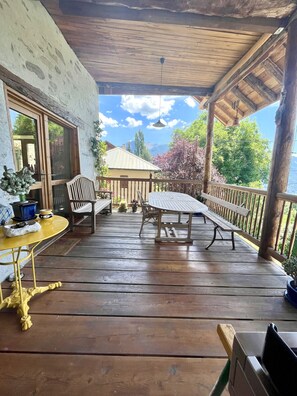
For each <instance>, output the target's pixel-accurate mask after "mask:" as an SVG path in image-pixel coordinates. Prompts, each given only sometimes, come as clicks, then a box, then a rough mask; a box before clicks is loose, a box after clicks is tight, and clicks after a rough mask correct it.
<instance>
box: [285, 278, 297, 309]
mask: <svg viewBox="0 0 297 396" xmlns="http://www.w3.org/2000/svg"><path fill="white" fill-rule="evenodd" d="M285 299H286V300H287V301H289V303H291V304H292V305H293V306H294V307H296V308H297V289H296V288H295V287H294V281H293V279H289V280H288V282H287V290H286V291H285Z"/></svg>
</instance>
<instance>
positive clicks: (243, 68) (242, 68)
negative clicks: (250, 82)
mask: <svg viewBox="0 0 297 396" xmlns="http://www.w3.org/2000/svg"><path fill="white" fill-rule="evenodd" d="M286 37H287V33H286V31H285V30H283V31H282V32H281V33H280V34H278V35H273V36H271V37H270V38H269V39H268V40H266V41H265V42H264V44H263V45H262V46H260V47H259V48H258V49H257V50H256V51H255V52H254V53H253V54H252V56H251V57H249V59H248V60H247V61H246V62H245V63H243V64H242V62H241V61H239V62H238V63H237V65H235V66H234V67H233V69H231V71H230V72H228V73H227V75H226V76H225V77H223V78H222V80H221V81H220V82H219V83H218V84H217V85H216V87H215V89H214V93H213V94H212V96H211V97H210V98H209V100H208V101H207V102H206V105H208V103H211V102H216V101H217V100H218V99H219V98H221V97H222V96H224V95H225V94H226V93H227V92H228V91H230V90H231V89H232V88H233V87H235V86H236V85H237V84H238V83H239V82H240V81H241V80H242V79H244V78H245V77H246V76H247V75H248V74H250V73H251V72H252V70H253V69H254V68H255V67H256V66H258V65H259V64H260V63H262V62H263V61H264V60H265V59H267V58H268V57H269V56H270V54H271V53H272V52H273V51H274V50H275V49H276V48H277V47H279V46H282V44H283V43H284V42H285V40H286Z"/></svg>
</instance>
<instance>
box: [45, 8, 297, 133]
mask: <svg viewBox="0 0 297 396" xmlns="http://www.w3.org/2000/svg"><path fill="white" fill-rule="evenodd" d="M41 2H42V3H43V4H44V6H45V7H46V8H47V10H48V12H49V13H50V14H51V16H52V17H53V19H54V20H55V22H56V23H57V25H58V27H59V28H60V29H61V31H62V33H63V34H64V36H65V38H66V40H67V41H68V43H69V45H70V46H71V47H72V49H73V50H74V52H75V53H76V54H77V56H78V58H79V59H80V61H81V62H82V64H83V65H84V66H85V67H86V69H87V70H88V71H89V72H90V74H91V75H92V76H93V77H94V79H95V80H96V81H97V84H98V86H99V92H100V94H114V95H122V94H135V95H154V94H155V95H160V94H162V95H191V96H194V97H195V98H196V99H197V101H199V102H200V104H201V106H205V104H206V105H207V104H208V103H209V102H214V101H215V102H216V107H215V115H216V117H217V118H218V119H219V120H220V121H221V122H222V123H223V124H225V125H232V124H233V123H234V121H235V119H236V118H238V119H239V120H240V119H242V118H244V117H246V116H248V115H250V114H253V113H255V112H256V111H257V110H259V109H261V108H263V107H266V106H268V105H269V104H271V103H273V102H275V101H277V100H278V99H279V97H280V93H281V89H282V80H283V70H284V64H285V52H286V51H285V47H286V39H287V33H286V28H287V26H288V24H289V23H290V20H292V19H293V18H295V17H296V8H297V4H296V0H262V1H257V0H246V1H244V2H243V1H242V0H220V1H212V2H210V1H209V0H200V1H197V0H187V1H181V0H170V1H168V0H167V1H165V0H164V1H160V0H142V1H141V2H140V1H136V0H113V1H108V0H92V1H91V0H41ZM161 57H164V58H165V63H164V67H163V81H162V84H160V58H161Z"/></svg>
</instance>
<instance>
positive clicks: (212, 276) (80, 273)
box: [24, 268, 287, 288]
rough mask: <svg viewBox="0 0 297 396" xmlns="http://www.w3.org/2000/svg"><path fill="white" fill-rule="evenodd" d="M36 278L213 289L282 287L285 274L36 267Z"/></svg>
mask: <svg viewBox="0 0 297 396" xmlns="http://www.w3.org/2000/svg"><path fill="white" fill-rule="evenodd" d="M24 273H25V274H26V279H27V280H31V279H32V274H31V271H30V269H29V268H27V269H26V270H24ZM36 276H37V279H38V280H40V281H49V282H50V281H61V282H63V281H64V280H66V279H67V281H68V282H86V283H119V284H120V283H124V284H137V285H148V284H150V285H172V286H174V285H175V286H177V285H186V286H208V285H211V286H213V287H221V286H227V287H233V286H234V287H239V286H241V287H249V286H250V287H263V288H266V287H267V288H272V287H276V288H285V285H286V279H287V277H286V276H285V275H273V274H272V275H267V274H263V275H261V276H259V275H249V274H247V275H243V274H230V273H226V274H224V273H191V277H189V275H188V274H186V273H183V272H164V271H163V272H161V271H159V272H158V271H155V272H149V273H147V272H146V271H133V270H131V271H112V270H111V271H106V270H88V269H84V270H78V269H72V268H69V269H60V268H37V269H36Z"/></svg>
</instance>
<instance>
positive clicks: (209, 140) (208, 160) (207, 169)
mask: <svg viewBox="0 0 297 396" xmlns="http://www.w3.org/2000/svg"><path fill="white" fill-rule="evenodd" d="M214 115H215V102H213V103H210V104H209V106H208V117H207V133H206V150H205V165H204V178H203V191H204V192H205V193H207V192H208V182H209V181H210V180H211V165H212V146H213V124H214Z"/></svg>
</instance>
